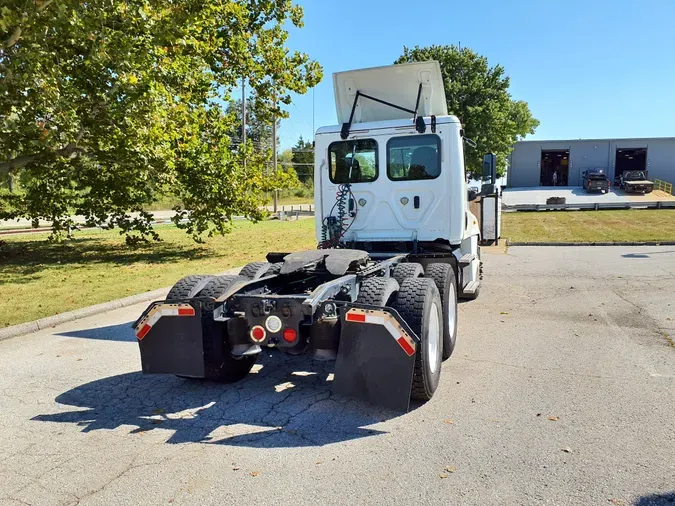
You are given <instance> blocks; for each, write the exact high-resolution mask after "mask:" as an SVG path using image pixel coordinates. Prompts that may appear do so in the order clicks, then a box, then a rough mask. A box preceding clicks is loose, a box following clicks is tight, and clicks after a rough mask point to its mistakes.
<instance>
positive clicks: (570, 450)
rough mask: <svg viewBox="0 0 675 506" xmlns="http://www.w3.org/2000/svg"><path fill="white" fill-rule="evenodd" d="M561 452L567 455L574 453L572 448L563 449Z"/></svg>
mask: <svg viewBox="0 0 675 506" xmlns="http://www.w3.org/2000/svg"><path fill="white" fill-rule="evenodd" d="M560 450H561V451H563V452H565V453H572V448H570V447H569V446H568V447H566V448H561V449H560Z"/></svg>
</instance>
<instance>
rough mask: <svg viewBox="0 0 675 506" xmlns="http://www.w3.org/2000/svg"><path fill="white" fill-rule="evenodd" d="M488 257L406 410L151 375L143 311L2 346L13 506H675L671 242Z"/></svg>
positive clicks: (3, 474) (308, 389)
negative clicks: (423, 386)
mask: <svg viewBox="0 0 675 506" xmlns="http://www.w3.org/2000/svg"><path fill="white" fill-rule="evenodd" d="M484 260H485V269H484V271H485V277H484V282H483V283H484V284H483V287H482V292H481V296H480V298H479V299H478V300H476V301H474V302H468V303H463V304H462V305H461V308H460V333H459V340H458V345H457V349H456V351H455V354H454V355H453V357H452V358H451V359H450V360H449V361H448V362H446V363H445V364H444V366H443V375H442V378H441V385H440V386H439V390H438V391H437V393H436V396H435V397H434V398H433V399H432V401H430V402H429V403H427V404H424V405H421V406H417V407H416V408H415V409H414V410H412V411H411V412H410V413H407V414H405V415H400V414H396V413H391V412H388V411H384V410H380V409H375V408H372V407H370V406H367V405H364V404H361V403H358V402H355V401H350V400H347V399H344V398H339V397H335V396H332V395H331V393H330V382H329V381H327V380H328V379H329V378H330V373H331V367H330V365H328V364H325V363H319V364H317V363H314V362H312V361H311V360H309V359H293V360H290V359H288V358H286V357H284V356H281V355H280V354H278V353H272V354H266V355H265V356H264V357H262V359H261V360H260V365H259V366H256V369H255V370H254V373H253V374H251V375H250V376H249V377H248V378H247V379H246V380H244V381H243V382H240V383H238V384H236V385H216V384H211V383H202V382H193V381H187V380H183V379H179V378H175V377H153V376H145V377H144V376H142V375H141V374H140V373H139V369H140V365H139V357H138V349H137V344H136V342H135V337H134V335H133V333H132V331H131V329H130V327H129V323H130V322H131V321H133V320H134V319H135V318H136V317H137V316H138V314H139V313H140V311H141V310H142V309H143V307H144V306H145V305H144V304H141V305H139V306H132V307H129V308H124V309H120V310H117V311H113V312H110V313H107V314H105V315H102V316H97V317H90V318H86V319H83V320H79V321H76V322H71V323H68V324H64V325H61V326H58V327H55V328H53V329H50V330H49V331H42V332H40V333H37V334H32V335H28V336H23V337H19V338H14V339H10V340H6V341H2V342H0V371H1V372H2V374H1V375H0V392H1V393H0V505H1V506H5V505H20V504H32V505H52V504H53V505H62V504H63V505H65V504H79V505H109V504H115V505H127V504H129V505H132V504H145V505H150V504H152V505H154V504H190V505H225V504H238V505H239V504H294V505H302V504H308V505H309V504H312V505H314V504H383V505H385V504H386V505H391V504H406V505H408V504H467V505H474V504H475V505H486V504H500V505H521V504H555V505H586V504H589V505H595V504H598V505H603V504H609V505H629V504H635V505H638V506H647V505H651V504H655V505H665V504H673V503H675V424H674V423H673V421H674V419H673V416H674V415H673V414H674V413H675V342H674V341H673V340H675V296H674V294H675V248H674V247H595V248H593V247H558V248H545V247H538V248H536V247H532V248H526V247H521V248H515V247H514V248H509V249H508V251H507V252H505V253H504V252H500V251H494V250H493V251H491V252H488V253H486V254H485V255H484Z"/></svg>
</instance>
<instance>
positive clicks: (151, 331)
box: [133, 302, 204, 378]
mask: <svg viewBox="0 0 675 506" xmlns="http://www.w3.org/2000/svg"><path fill="white" fill-rule="evenodd" d="M133 326H134V330H135V332H136V337H137V338H138V345H139V347H140V350H141V366H142V369H143V372H144V373H151V374H154V373H167V374H176V375H178V376H188V377H192V378H203V377H204V343H203V339H202V318H201V307H200V304H199V302H192V303H178V304H177V303H164V302H154V303H153V304H151V305H150V306H149V307H148V309H146V310H145V312H144V313H143V315H142V316H141V317H140V318H139V319H138V320H137V321H136V323H134V325H133Z"/></svg>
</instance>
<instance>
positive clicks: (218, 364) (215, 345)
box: [199, 276, 258, 383]
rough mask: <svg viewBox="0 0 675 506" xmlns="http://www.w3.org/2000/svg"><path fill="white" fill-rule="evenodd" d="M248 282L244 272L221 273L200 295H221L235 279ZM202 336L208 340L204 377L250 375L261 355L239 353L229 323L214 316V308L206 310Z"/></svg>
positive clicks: (218, 378) (221, 378)
mask: <svg viewBox="0 0 675 506" xmlns="http://www.w3.org/2000/svg"><path fill="white" fill-rule="evenodd" d="M240 281H243V282H248V281H250V279H249V278H246V277H243V276H218V277H216V278H213V279H212V280H211V281H210V282H209V283H208V284H207V285H206V286H205V287H204V289H203V290H202V291H201V292H200V293H199V295H200V297H212V298H214V299H217V298H218V297H220V296H221V295H223V294H224V293H225V292H226V291H227V290H228V289H229V288H230V287H231V286H232V285H233V284H234V283H237V282H240ZM202 336H203V340H204V377H205V378H206V379H209V380H212V381H219V382H223V383H232V382H234V381H239V380H240V379H243V378H244V377H246V375H247V374H248V373H249V371H250V370H251V368H252V367H253V365H254V364H255V362H256V360H257V359H258V355H257V354H255V355H247V356H244V357H235V356H233V355H232V354H231V353H230V346H229V344H228V341H227V324H225V323H223V322H217V321H215V320H214V319H213V311H209V310H207V309H204V310H203V311H202Z"/></svg>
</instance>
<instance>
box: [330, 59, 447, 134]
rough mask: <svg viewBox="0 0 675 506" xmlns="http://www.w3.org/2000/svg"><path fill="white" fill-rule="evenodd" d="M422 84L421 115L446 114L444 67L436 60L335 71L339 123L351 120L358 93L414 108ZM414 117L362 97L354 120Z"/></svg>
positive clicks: (419, 114) (419, 113)
mask: <svg viewBox="0 0 675 506" xmlns="http://www.w3.org/2000/svg"><path fill="white" fill-rule="evenodd" d="M420 83H422V96H421V97H420V105H419V109H418V116H431V115H432V114H433V115H436V116H445V115H447V114H448V106H447V103H446V101H445V88H444V86H443V78H442V76H441V67H440V65H439V63H438V62H437V61H425V62H416V63H406V64H403V65H389V66H386V67H373V68H369V69H360V70H348V71H346V72H337V73H335V74H333V87H334V89H335V107H336V109H337V116H338V122H339V123H346V122H348V121H349V115H350V114H351V110H352V105H353V104H354V98H355V97H356V92H357V91H360V92H361V93H365V94H366V95H370V96H372V97H375V98H378V99H380V100H385V101H387V102H390V103H392V104H396V105H398V106H400V107H405V108H406V109H410V110H415V104H416V102H417V92H418V89H419V85H420ZM391 119H412V114H410V113H408V112H406V111H401V110H400V109H396V108H394V107H389V106H387V105H384V104H380V103H377V102H375V101H373V100H370V99H368V98H365V97H360V98H359V102H358V105H357V107H356V111H355V113H354V120H353V123H365V122H368V121H383V120H391Z"/></svg>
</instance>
